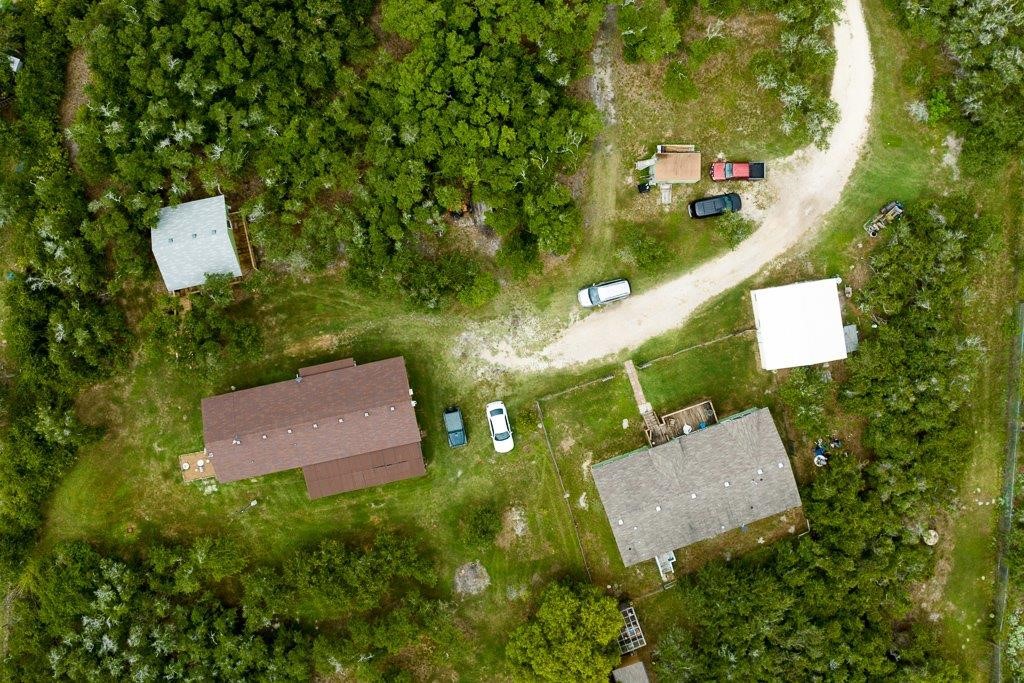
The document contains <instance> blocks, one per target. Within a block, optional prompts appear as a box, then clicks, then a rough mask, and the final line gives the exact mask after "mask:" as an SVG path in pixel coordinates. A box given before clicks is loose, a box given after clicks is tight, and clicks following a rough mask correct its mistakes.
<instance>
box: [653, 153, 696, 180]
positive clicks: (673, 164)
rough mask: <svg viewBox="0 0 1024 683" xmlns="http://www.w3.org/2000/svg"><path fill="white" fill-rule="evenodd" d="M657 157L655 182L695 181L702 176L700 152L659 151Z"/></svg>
mask: <svg viewBox="0 0 1024 683" xmlns="http://www.w3.org/2000/svg"><path fill="white" fill-rule="evenodd" d="M655 159H656V161H655V162H654V175H653V179H654V182H655V183H695V182H697V181H698V180H700V178H701V165H700V152H659V153H657V154H656V155H655Z"/></svg>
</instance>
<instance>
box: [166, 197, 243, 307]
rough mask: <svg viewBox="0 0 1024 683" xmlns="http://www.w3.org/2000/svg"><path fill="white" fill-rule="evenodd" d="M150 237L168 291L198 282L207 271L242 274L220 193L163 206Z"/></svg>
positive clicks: (198, 283)
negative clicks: (192, 200) (214, 195)
mask: <svg viewBox="0 0 1024 683" xmlns="http://www.w3.org/2000/svg"><path fill="white" fill-rule="evenodd" d="M151 237H152V245H153V256H155V257H156V262H157V265H158V266H160V275H162V276H163V279H164V285H165V286H166V287H167V290H168V291H170V292H175V291H177V290H179V289H185V288H187V287H195V286H198V285H201V284H203V283H204V282H206V276H207V275H212V274H230V275H235V276H239V275H241V274H242V266H241V264H240V263H239V262H238V254H237V253H236V252H235V244H234V241H233V240H232V236H231V229H230V225H229V224H228V211H227V205H226V204H225V203H224V196H223V195H218V196H216V197H209V198H207V199H198V200H196V201H194V202H185V203H184V204H178V205H177V206H165V207H164V208H162V209H160V217H159V218H158V219H157V224H156V228H154V229H153V230H152V232H151Z"/></svg>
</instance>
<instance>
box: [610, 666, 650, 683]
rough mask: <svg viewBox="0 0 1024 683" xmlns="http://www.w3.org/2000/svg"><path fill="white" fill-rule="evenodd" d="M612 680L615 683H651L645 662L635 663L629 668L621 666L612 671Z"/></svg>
mask: <svg viewBox="0 0 1024 683" xmlns="http://www.w3.org/2000/svg"><path fill="white" fill-rule="evenodd" d="M612 679H613V680H614V681H615V683H649V681H650V679H649V678H647V669H645V668H644V663H643V662H633V663H632V664H630V665H629V666H620V667H619V668H618V669H616V670H615V671H612Z"/></svg>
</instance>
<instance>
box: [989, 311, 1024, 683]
mask: <svg viewBox="0 0 1024 683" xmlns="http://www.w3.org/2000/svg"><path fill="white" fill-rule="evenodd" d="M1016 335H1017V343H1016V344H1014V346H1013V353H1012V356H1011V358H1010V373H1009V382H1008V384H1009V387H1008V390H1007V396H1006V433H1007V443H1006V460H1005V462H1004V463H1003V513H1002V516H1001V517H1000V518H999V559H998V563H997V570H996V606H995V610H996V634H995V644H994V648H993V650H994V651H993V654H992V681H993V683H1001V682H1002V680H1003V641H1004V639H1005V632H1004V622H1005V619H1006V602H1007V590H1008V588H1009V585H1010V566H1009V563H1008V562H1007V559H1006V551H1007V547H1008V545H1009V543H1010V531H1011V530H1012V528H1013V496H1014V480H1015V479H1016V478H1017V446H1018V442H1019V440H1020V427H1021V425H1020V407H1021V406H1020V382H1021V376H1020V366H1021V355H1022V353H1024V303H1019V304H1017V331H1016Z"/></svg>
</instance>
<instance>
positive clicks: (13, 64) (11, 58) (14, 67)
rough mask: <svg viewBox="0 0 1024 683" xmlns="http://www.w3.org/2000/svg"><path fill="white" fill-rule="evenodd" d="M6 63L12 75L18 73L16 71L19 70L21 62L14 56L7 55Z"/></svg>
mask: <svg viewBox="0 0 1024 683" xmlns="http://www.w3.org/2000/svg"><path fill="white" fill-rule="evenodd" d="M7 63H8V64H10V65H11V71H13V72H14V73H18V70H19V69H21V60H20V59H18V58H17V57H15V56H14V55H7Z"/></svg>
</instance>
